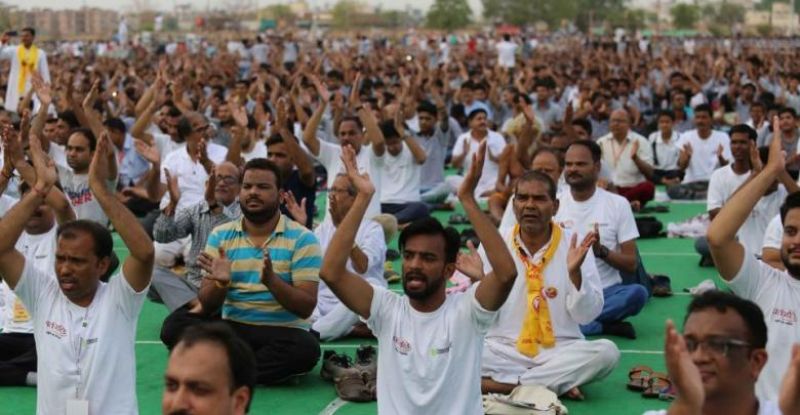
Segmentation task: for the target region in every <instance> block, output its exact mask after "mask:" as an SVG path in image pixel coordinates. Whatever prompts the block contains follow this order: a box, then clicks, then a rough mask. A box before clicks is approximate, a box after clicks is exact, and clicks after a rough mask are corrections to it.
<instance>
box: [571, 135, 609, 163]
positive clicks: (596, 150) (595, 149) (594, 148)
mask: <svg viewBox="0 0 800 415" xmlns="http://www.w3.org/2000/svg"><path fill="white" fill-rule="evenodd" d="M572 146H581V147H584V148H586V149H587V150H589V152H590V153H592V161H594V162H595V163H599V162H600V158H602V157H603V150H602V149H601V148H600V146H599V145H597V143H595V142H594V141H592V140H577V141H573V142H572V144H570V145H569V147H567V150H568V151H569V149H570V148H572Z"/></svg>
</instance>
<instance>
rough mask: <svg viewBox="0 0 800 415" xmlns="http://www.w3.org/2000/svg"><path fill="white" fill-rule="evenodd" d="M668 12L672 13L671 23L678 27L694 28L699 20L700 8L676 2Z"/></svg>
mask: <svg viewBox="0 0 800 415" xmlns="http://www.w3.org/2000/svg"><path fill="white" fill-rule="evenodd" d="M669 13H670V14H671V15H672V23H673V24H674V25H675V27H676V28H678V29H694V26H695V25H696V24H697V21H698V20H700V8H699V7H697V6H695V5H693V4H685V3H680V4H676V5H675V6H673V7H672V8H671V9H670V10H669Z"/></svg>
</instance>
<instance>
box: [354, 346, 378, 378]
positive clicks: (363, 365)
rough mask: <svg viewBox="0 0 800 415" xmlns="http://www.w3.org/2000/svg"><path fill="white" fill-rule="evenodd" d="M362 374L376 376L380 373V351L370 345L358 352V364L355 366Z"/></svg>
mask: <svg viewBox="0 0 800 415" xmlns="http://www.w3.org/2000/svg"><path fill="white" fill-rule="evenodd" d="M354 366H355V367H356V368H357V369H359V370H361V371H362V372H367V373H370V374H375V373H377V371H378V351H377V350H375V348H374V347H372V346H370V345H361V347H359V348H358V350H356V363H355V365H354Z"/></svg>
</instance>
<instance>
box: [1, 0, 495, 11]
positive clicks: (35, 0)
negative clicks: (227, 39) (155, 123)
mask: <svg viewBox="0 0 800 415" xmlns="http://www.w3.org/2000/svg"><path fill="white" fill-rule="evenodd" d="M139 1H141V2H146V3H149V4H150V5H152V6H153V7H158V6H161V8H162V10H167V9H169V8H171V7H173V5H174V4H176V3H177V4H185V3H193V4H195V5H196V7H198V8H205V7H206V4H207V3H208V4H209V5H210V6H211V7H214V6H223V5H225V4H230V2H232V1H248V0H177V1H175V0H166V1H164V0H139ZM249 1H253V2H254V3H256V4H258V5H261V6H266V5H269V4H276V3H285V2H282V1H280V0H249ZM366 1H367V2H368V3H369V4H378V3H384V4H391V5H392V6H393V7H389V6H388V5H387V6H384V7H385V8H387V9H388V8H396V9H402V8H404V7H405V6H406V5H411V6H412V7H417V8H420V9H422V10H427V9H428V7H429V6H430V5H431V3H433V0H392V1H390V2H389V1H381V0H366ZM467 1H468V2H469V4H470V6H471V7H472V11H473V12H476V11H477V12H480V11H481V10H482V8H481V2H480V0H467ZM5 2H6V3H8V4H12V5H15V6H19V7H25V8H31V7H51V8H52V7H53V3H54V1H53V0H5ZM309 2H310V3H311V4H312V5H320V6H321V5H324V4H326V3H327V4H331V5H332V4H335V3H336V0H310V1H309ZM56 3H57V4H58V7H59V8H79V7H81V6H84V5H86V6H89V7H93V6H96V7H104V8H112V7H113V8H119V9H121V10H125V11H128V10H131V9H132V8H133V4H134V0H59V1H58V2H56Z"/></svg>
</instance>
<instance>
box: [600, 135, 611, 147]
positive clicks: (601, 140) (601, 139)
mask: <svg viewBox="0 0 800 415" xmlns="http://www.w3.org/2000/svg"><path fill="white" fill-rule="evenodd" d="M610 139H611V133H608V134H606V135H604V136H601V137H600V138H598V139H597V145H603V144H604V143H605V142H606V141H608V140H610Z"/></svg>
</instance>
